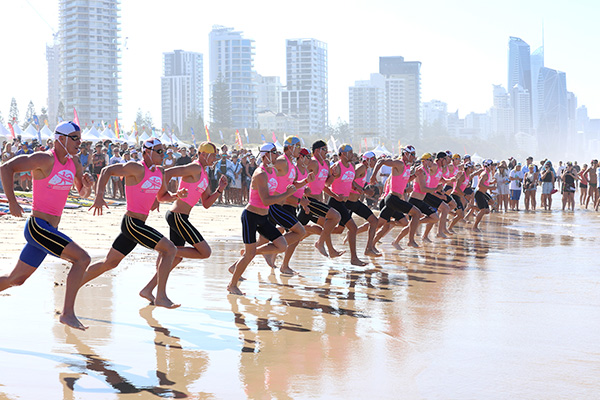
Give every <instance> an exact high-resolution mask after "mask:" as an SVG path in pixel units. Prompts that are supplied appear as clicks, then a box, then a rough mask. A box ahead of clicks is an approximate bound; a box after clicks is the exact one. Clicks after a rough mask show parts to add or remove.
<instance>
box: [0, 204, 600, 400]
mask: <svg viewBox="0 0 600 400" xmlns="http://www.w3.org/2000/svg"><path fill="white" fill-rule="evenodd" d="M166 209H167V206H165V205H163V206H161V210H162V211H161V212H160V213H152V215H151V216H150V218H149V220H148V224H149V225H151V226H153V227H155V228H157V229H158V230H159V231H161V232H163V233H164V234H167V232H168V229H167V225H166V222H165V221H164V217H163V216H164V212H165V211H166ZM241 211H242V209H241V208H239V207H222V206H215V207H213V208H211V209H210V210H205V209H203V208H200V207H196V208H195V209H194V211H193V213H192V215H191V221H192V222H193V223H194V225H195V226H197V227H198V228H199V230H200V231H201V233H202V234H203V236H204V237H205V239H207V241H208V243H209V244H210V246H211V247H212V250H213V253H212V256H211V258H210V259H208V260H201V261H193V260H184V261H183V262H182V263H181V264H180V266H179V267H178V268H177V269H175V270H174V271H173V272H172V274H171V277H170V280H169V284H168V294H169V296H170V298H171V299H172V300H173V301H175V302H178V303H181V304H182V306H181V307H180V308H178V309H174V310H167V309H162V308H156V307H152V306H149V305H148V304H147V301H146V300H144V299H143V298H141V297H139V296H138V292H139V290H140V289H141V288H142V287H143V286H144V285H145V283H146V282H147V281H148V280H149V279H150V277H151V276H152V274H153V273H154V270H155V260H156V255H155V253H153V252H152V251H150V250H147V249H144V248H142V247H141V246H138V247H137V248H136V249H135V250H134V252H133V253H132V254H130V255H129V256H128V257H127V258H125V260H124V261H123V262H122V264H121V265H120V266H119V267H117V268H116V269H114V270H112V271H109V272H108V273H106V274H105V275H103V276H101V277H99V278H97V279H96V280H94V281H92V282H90V283H89V284H87V285H85V286H84V287H83V288H82V289H81V291H80V292H79V295H78V298H77V303H76V312H77V314H78V316H79V317H80V319H81V320H82V322H83V323H84V324H86V325H88V326H89V329H88V330H87V331H85V332H82V331H77V330H73V329H71V328H68V327H65V326H64V325H62V324H60V323H59V322H58V315H57V312H58V311H59V310H61V309H62V302H63V297H64V284H65V280H66V274H67V272H68V265H67V263H65V262H62V261H61V260H58V259H56V258H52V257H47V258H46V261H45V262H44V263H43V264H42V266H41V267H40V268H39V270H38V271H37V272H36V273H35V274H34V275H33V276H32V277H31V278H30V279H29V280H28V281H27V282H26V283H25V284H24V285H23V286H21V287H15V288H11V289H9V290H6V291H5V292H2V293H0V310H1V311H0V321H2V323H1V328H0V399H42V398H43V399H61V398H64V399H102V400H106V399H129V398H136V399H138V398H143V399H146V398H148V399H152V398H186V397H187V398H193V399H242V398H257V399H263V398H277V399H309V398H315V399H325V398H326V399H352V398H374V399H482V398H485V399H507V398H519V399H539V398H544V399H563V398H564V399H573V398H597V397H598V393H600V351H599V350H598V339H599V338H600V268H598V262H597V255H596V253H597V249H598V241H599V240H600V239H599V237H600V228H598V226H599V225H598V222H599V218H600V216H599V215H600V214H597V213H594V212H592V211H585V210H578V211H576V212H575V213H561V212H560V211H553V212H543V211H539V212H537V213H525V212H520V213H507V214H504V213H501V214H492V215H491V216H490V217H489V218H488V217H486V218H484V222H483V223H482V225H481V228H482V229H483V232H482V233H479V234H474V233H471V232H470V231H468V230H467V226H466V225H463V224H460V225H459V229H458V233H457V235H455V236H454V237H452V238H451V239H449V240H441V239H438V240H436V241H435V242H434V243H433V244H431V245H429V246H426V247H422V248H421V249H416V250H415V249H410V248H406V249H405V250H403V251H397V250H395V249H394V248H393V247H392V246H391V245H390V244H389V243H390V241H391V240H392V236H387V237H386V238H384V241H383V243H382V244H381V245H380V246H379V248H380V250H381V251H382V252H383V253H384V256H383V257H380V258H372V259H370V261H371V263H370V264H369V265H368V266H367V267H361V268H359V267H353V266H351V265H350V263H349V256H348V254H345V255H344V256H342V257H341V258H340V259H335V260H329V259H326V258H324V257H322V256H320V255H319V254H318V252H317V251H316V250H315V249H314V247H313V246H312V244H313V243H314V239H313V238H314V237H312V238H309V239H308V240H307V241H306V242H305V243H303V244H302V245H301V246H299V247H298V251H297V253H296V256H295V258H294V259H293V264H292V267H293V268H295V269H297V270H298V271H299V272H300V273H301V276H296V277H291V278H289V277H285V276H281V275H280V274H279V272H278V271H273V270H272V269H271V268H270V267H268V266H267V265H266V264H265V262H264V261H263V260H262V258H256V259H255V261H254V262H253V263H252V264H250V266H249V267H248V269H247V271H246V273H245V277H246V278H248V280H247V281H245V282H243V283H242V284H241V288H242V290H243V291H244V292H246V295H245V296H243V297H241V296H233V295H228V294H227V291H226V286H227V283H228V281H229V277H230V275H229V273H228V272H227V268H228V267H229V266H230V265H231V264H232V263H233V262H234V261H235V259H236V258H237V257H238V256H239V251H240V249H241V248H242V243H241V237H240V236H241V235H240V229H241V224H240V214H241ZM123 213H124V207H122V206H121V207H111V208H110V209H109V210H108V211H107V212H106V214H105V215H103V216H99V217H94V216H92V214H91V212H88V211H87V210H86V209H78V210H67V211H65V214H64V217H63V221H62V223H61V230H62V231H63V232H65V233H66V234H67V235H69V236H71V237H72V238H74V239H75V241H76V242H78V243H79V244H80V245H81V246H82V247H84V248H85V249H86V250H88V252H89V253H90V255H91V256H92V258H93V260H98V259H100V258H102V257H103V256H104V255H105V254H106V252H107V251H108V249H109V248H110V245H111V243H112V241H113V240H114V238H115V237H116V236H117V234H118V232H119V226H120V221H121V217H122V215H123ZM0 227H1V229H0V240H1V243H2V249H3V251H2V254H1V255H0V257H1V258H2V264H1V267H0V273H2V274H4V273H7V272H9V271H10V270H11V269H12V268H13V266H14V263H15V262H16V260H17V258H18V255H19V252H20V250H21V249H22V247H23V245H24V243H25V241H24V238H23V233H22V231H23V227H24V219H18V218H13V217H9V216H4V217H0ZM335 244H336V246H337V247H338V248H340V249H345V246H343V245H342V243H341V237H336V239H335ZM358 244H359V248H361V249H364V245H365V235H364V234H363V235H360V236H359V242H358ZM363 258H365V259H367V257H363Z"/></svg>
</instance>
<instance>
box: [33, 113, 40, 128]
mask: <svg viewBox="0 0 600 400" xmlns="http://www.w3.org/2000/svg"><path fill="white" fill-rule="evenodd" d="M33 123H34V124H35V126H40V120H39V119H38V116H37V115H34V116H33Z"/></svg>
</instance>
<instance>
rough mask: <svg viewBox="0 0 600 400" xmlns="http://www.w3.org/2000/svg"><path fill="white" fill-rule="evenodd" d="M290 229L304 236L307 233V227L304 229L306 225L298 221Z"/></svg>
mask: <svg viewBox="0 0 600 400" xmlns="http://www.w3.org/2000/svg"><path fill="white" fill-rule="evenodd" d="M290 231H292V232H294V233H297V234H298V235H300V236H304V235H305V234H306V229H304V226H303V225H302V224H301V223H300V222H297V223H296V225H294V226H292V227H291V228H290Z"/></svg>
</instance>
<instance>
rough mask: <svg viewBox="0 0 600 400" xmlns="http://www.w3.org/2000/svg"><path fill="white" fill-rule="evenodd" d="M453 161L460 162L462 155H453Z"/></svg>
mask: <svg viewBox="0 0 600 400" xmlns="http://www.w3.org/2000/svg"><path fill="white" fill-rule="evenodd" d="M452 159H453V160H460V154H458V153H456V154H453V155H452Z"/></svg>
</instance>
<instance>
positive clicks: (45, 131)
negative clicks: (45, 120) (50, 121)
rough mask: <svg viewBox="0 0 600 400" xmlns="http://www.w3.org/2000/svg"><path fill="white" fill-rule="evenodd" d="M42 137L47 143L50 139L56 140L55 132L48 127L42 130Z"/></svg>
mask: <svg viewBox="0 0 600 400" xmlns="http://www.w3.org/2000/svg"><path fill="white" fill-rule="evenodd" d="M40 137H41V138H42V140H43V141H44V142H45V141H46V140H48V139H54V132H52V131H51V130H50V128H48V127H47V126H46V125H44V126H43V127H42V129H40Z"/></svg>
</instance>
